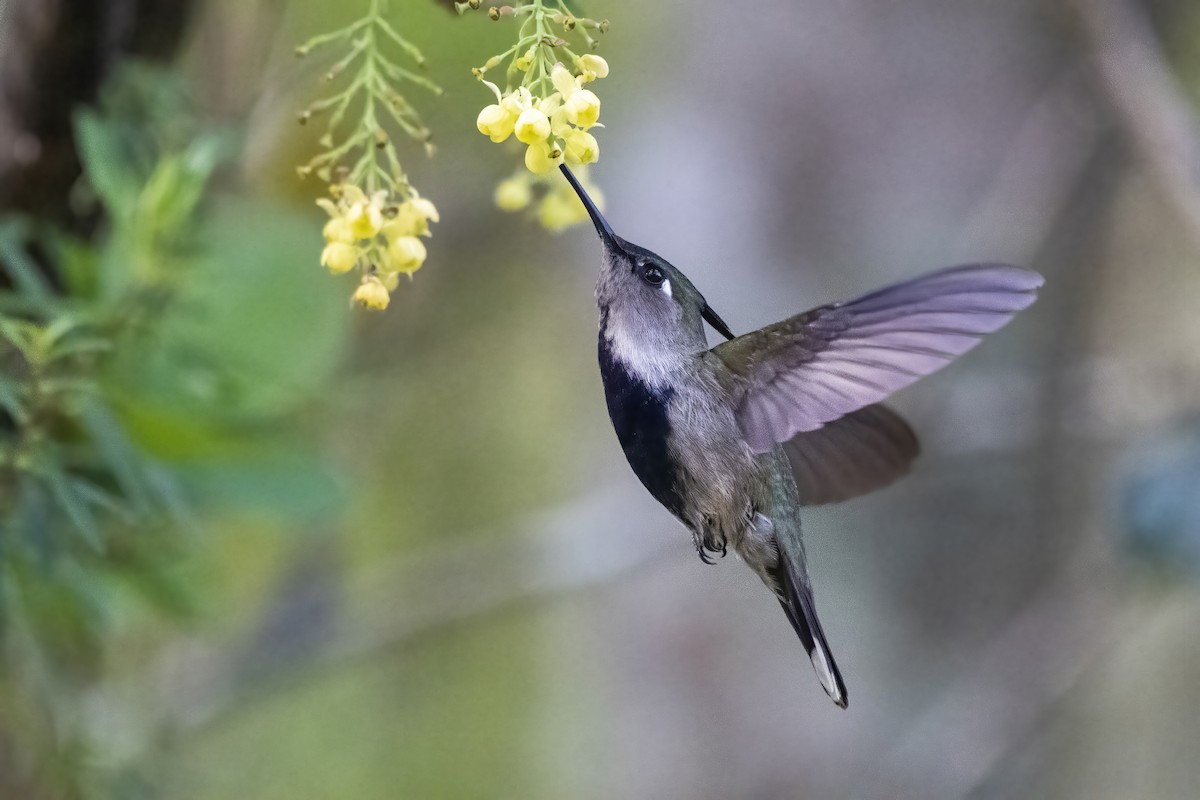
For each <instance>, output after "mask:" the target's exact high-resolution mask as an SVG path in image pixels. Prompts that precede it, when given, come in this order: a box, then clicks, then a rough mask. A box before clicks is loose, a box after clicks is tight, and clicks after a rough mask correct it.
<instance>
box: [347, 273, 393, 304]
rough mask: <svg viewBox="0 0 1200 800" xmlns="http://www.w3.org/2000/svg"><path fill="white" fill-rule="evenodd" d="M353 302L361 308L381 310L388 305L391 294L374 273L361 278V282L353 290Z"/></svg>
mask: <svg viewBox="0 0 1200 800" xmlns="http://www.w3.org/2000/svg"><path fill="white" fill-rule="evenodd" d="M353 299H354V302H355V303H357V304H358V305H360V306H362V307H363V308H370V309H374V310H375V311H382V310H383V309H385V308H387V307H388V302H389V301H390V300H391V295H390V294H389V293H388V290H387V287H386V286H384V285H383V283H382V282H381V281H380V280H379V279H378V278H376V277H375V276H374V275H368V276H367V277H365V278H363V282H362V283H361V284H359V286H358V288H357V289H355V290H354V298H353Z"/></svg>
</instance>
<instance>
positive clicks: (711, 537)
mask: <svg viewBox="0 0 1200 800" xmlns="http://www.w3.org/2000/svg"><path fill="white" fill-rule="evenodd" d="M696 552H697V553H699V554H700V560H701V561H703V562H704V563H706V564H713V563H715V562H714V561H713V560H712V559H711V558H710V557H709V555H708V554H709V553H720V554H721V558H724V557H725V556H726V554H727V553H728V552H729V549H728V546H727V545H726V544H725V537H724V536H722V535H721V534H719V533H717V532H715V531H713V530H712V529H711V528H710V529H709V530H708V531H706V532H705V533H704V536H703V538H701V539H700V540H699V541H698V542H697V543H696Z"/></svg>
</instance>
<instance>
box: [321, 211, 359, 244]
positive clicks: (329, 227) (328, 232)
mask: <svg viewBox="0 0 1200 800" xmlns="http://www.w3.org/2000/svg"><path fill="white" fill-rule="evenodd" d="M326 202H328V201H326ZM331 205H332V204H331ZM331 213H333V214H335V215H336V216H334V217H333V218H332V219H330V220H329V222H326V223H325V228H324V229H323V230H322V231H321V232H322V233H323V234H324V235H325V241H326V242H327V243H329V244H333V243H334V242H342V243H343V244H354V241H355V237H354V231H353V230H352V229H351V227H350V222H349V221H348V220H347V219H346V218H345V217H343V216H342V215H341V214H340V213H338V212H337V211H336V209H335V210H334V211H332V212H331Z"/></svg>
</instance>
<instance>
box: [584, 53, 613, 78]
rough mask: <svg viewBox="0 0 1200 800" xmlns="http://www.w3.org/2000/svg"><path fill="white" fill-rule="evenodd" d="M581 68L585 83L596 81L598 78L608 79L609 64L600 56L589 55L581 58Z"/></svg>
mask: <svg viewBox="0 0 1200 800" xmlns="http://www.w3.org/2000/svg"><path fill="white" fill-rule="evenodd" d="M579 68H580V69H581V70H583V75H582V76H581V77H582V78H583V81H584V83H588V82H590V81H594V80H596V79H597V78H607V77H608V62H607V61H605V60H604V59H603V58H601V57H600V56H598V55H594V54H592V53H587V54H586V55H582V56H580V57H579Z"/></svg>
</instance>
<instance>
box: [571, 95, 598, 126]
mask: <svg viewBox="0 0 1200 800" xmlns="http://www.w3.org/2000/svg"><path fill="white" fill-rule="evenodd" d="M563 108H565V109H566V110H567V119H568V120H570V121H571V123H572V124H573V125H578V126H579V127H581V128H590V127H592V126H593V125H595V124H596V122H597V120H599V119H600V98H599V97H597V96H596V93H595V92H593V91H591V90H590V89H580V90H579V91H578V92H575V93H574V94H573V95H571V96H570V97H569V98H567V102H566V103H565V104H564V105H563Z"/></svg>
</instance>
